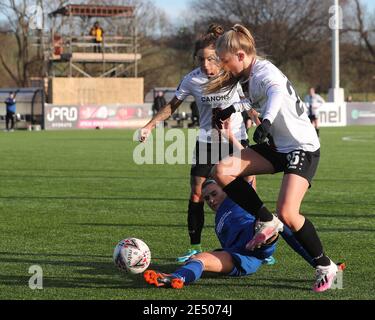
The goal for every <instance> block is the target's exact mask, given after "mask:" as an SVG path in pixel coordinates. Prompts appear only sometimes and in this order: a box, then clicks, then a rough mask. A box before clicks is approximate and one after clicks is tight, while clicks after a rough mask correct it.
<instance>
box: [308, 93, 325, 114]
mask: <svg viewBox="0 0 375 320" xmlns="http://www.w3.org/2000/svg"><path fill="white" fill-rule="evenodd" d="M305 103H306V105H307V107H308V108H309V110H310V112H309V113H310V114H309V115H311V116H316V117H317V116H318V115H319V109H320V107H321V106H322V105H323V104H324V103H325V101H324V99H323V98H322V97H321V96H320V95H318V94H315V95H314V96H311V95H307V96H306V97H305Z"/></svg>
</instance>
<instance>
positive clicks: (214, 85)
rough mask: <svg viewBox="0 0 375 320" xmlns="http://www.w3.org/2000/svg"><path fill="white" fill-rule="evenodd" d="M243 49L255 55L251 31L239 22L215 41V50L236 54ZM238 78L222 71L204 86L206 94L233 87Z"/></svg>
mask: <svg viewBox="0 0 375 320" xmlns="http://www.w3.org/2000/svg"><path fill="white" fill-rule="evenodd" d="M239 50H243V51H244V52H245V53H246V54H247V55H254V56H257V50H256V47H255V40H254V37H253V35H252V34H251V32H250V31H249V30H248V29H247V28H245V27H244V26H242V25H240V24H236V25H234V26H233V27H232V28H231V29H230V30H229V31H227V32H225V33H224V34H223V35H222V36H220V37H219V38H218V40H217V42H216V51H217V52H229V53H232V54H236V53H237V52H238V51H239ZM238 81H239V79H238V78H236V77H235V76H233V75H232V73H230V72H227V71H222V72H220V73H219V75H217V76H216V77H213V78H212V79H210V81H209V82H208V83H207V84H206V85H205V86H204V91H205V93H206V94H210V93H214V92H217V91H219V90H228V89H233V88H234V87H235V86H236V85H237V83H238Z"/></svg>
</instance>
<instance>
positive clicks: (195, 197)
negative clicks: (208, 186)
mask: <svg viewBox="0 0 375 320" xmlns="http://www.w3.org/2000/svg"><path fill="white" fill-rule="evenodd" d="M190 201H191V202H194V203H199V202H203V199H202V194H198V193H192V194H191V195H190Z"/></svg>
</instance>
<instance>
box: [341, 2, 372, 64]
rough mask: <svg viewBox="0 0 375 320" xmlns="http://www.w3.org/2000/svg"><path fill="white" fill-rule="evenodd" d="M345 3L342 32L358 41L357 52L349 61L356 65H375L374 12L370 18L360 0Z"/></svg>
mask: <svg viewBox="0 0 375 320" xmlns="http://www.w3.org/2000/svg"><path fill="white" fill-rule="evenodd" d="M347 2H348V7H347V10H346V12H345V15H346V17H347V19H345V21H346V25H345V29H344V32H348V33H350V34H352V35H353V36H354V40H357V41H358V46H357V50H355V54H354V55H352V59H351V60H354V61H355V62H356V63H365V64H375V23H374V20H373V18H374V17H375V12H374V13H373V17H371V16H370V13H368V12H366V8H365V7H364V5H363V4H362V3H361V2H360V0H349V1H347Z"/></svg>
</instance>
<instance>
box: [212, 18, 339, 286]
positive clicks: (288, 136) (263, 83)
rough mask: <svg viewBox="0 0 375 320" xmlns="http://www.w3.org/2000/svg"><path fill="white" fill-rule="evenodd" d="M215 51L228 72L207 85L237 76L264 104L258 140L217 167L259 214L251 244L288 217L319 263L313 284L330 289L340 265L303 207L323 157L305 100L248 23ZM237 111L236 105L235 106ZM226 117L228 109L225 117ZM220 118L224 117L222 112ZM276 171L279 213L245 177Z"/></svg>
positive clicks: (219, 176) (239, 199) (234, 194)
mask: <svg viewBox="0 0 375 320" xmlns="http://www.w3.org/2000/svg"><path fill="white" fill-rule="evenodd" d="M216 52H217V54H218V56H219V58H220V60H221V66H222V68H223V70H224V72H223V73H221V74H220V76H218V77H215V78H213V79H211V80H210V82H209V84H208V85H207V86H206V91H207V92H208V93H209V92H216V91H217V90H219V89H220V88H222V89H223V88H230V87H232V86H236V85H237V84H238V82H240V83H242V84H247V86H248V93H249V99H250V101H251V103H252V104H257V105H258V106H259V107H260V108H261V117H262V118H263V122H262V123H261V125H259V126H258V127H257V129H256V131H255V133H254V137H253V139H254V141H255V142H256V143H257V145H255V146H252V147H250V148H247V149H244V150H243V151H242V153H241V155H240V156H238V157H230V158H227V159H224V160H223V161H221V162H220V163H219V164H218V165H216V167H215V172H214V178H215V180H216V181H217V182H218V183H219V185H220V186H221V187H222V188H223V189H224V191H225V192H226V193H227V195H228V196H229V197H230V198H231V199H232V200H233V201H235V202H236V203H238V204H239V205H240V206H241V207H242V208H244V209H245V210H246V211H248V212H251V213H253V214H254V215H255V217H256V218H257V223H256V232H255V235H254V237H253V239H252V240H251V241H250V242H249V243H248V246H247V248H248V249H249V250H253V249H254V248H255V247H257V246H258V245H259V244H262V243H264V242H265V241H267V239H269V238H271V237H273V236H274V235H275V234H277V233H278V232H279V231H281V230H282V229H283V223H285V225H287V226H288V227H290V229H291V230H292V231H293V233H294V236H295V237H296V239H297V240H298V242H299V243H301V245H302V246H303V248H304V249H305V250H306V252H308V253H309V255H310V256H311V257H313V260H314V262H315V264H316V279H315V283H314V286H313V290H314V291H316V292H322V291H325V290H327V289H329V288H330V287H331V285H332V283H333V281H334V278H335V276H336V272H337V266H336V264H335V263H333V262H332V261H331V260H330V259H329V258H328V257H327V256H326V254H325V252H324V250H323V246H322V243H321V241H320V239H319V237H318V234H317V232H316V230H315V227H314V225H313V224H312V223H311V222H310V221H309V220H308V219H306V218H305V217H304V216H303V215H301V213H300V206H301V202H302V200H303V198H304V196H305V193H306V192H307V190H308V189H309V186H310V185H311V181H312V179H313V177H314V175H315V173H316V170H317V167H318V163H319V158H320V143H319V139H318V136H317V134H316V132H315V129H314V127H313V126H312V125H311V123H310V120H309V118H308V116H307V113H306V110H305V106H304V104H303V102H302V101H301V99H300V98H299V96H298V94H297V92H296V91H295V90H294V88H293V86H292V84H291V83H290V81H289V80H288V78H287V77H286V76H285V75H284V74H283V73H282V72H281V71H280V70H279V69H278V68H276V67H275V66H274V65H273V64H272V63H270V62H269V61H266V60H264V59H261V58H259V57H258V56H257V51H256V48H255V41H254V38H253V36H252V34H251V33H250V31H249V30H247V29H246V28H245V27H243V26H241V25H235V26H234V27H233V28H232V29H231V30H230V31H228V32H226V33H225V34H224V35H223V36H221V37H219V39H218V41H217V43H216ZM232 111H233V112H235V111H237V110H235V109H234V108H232ZM225 117H227V112H226V114H225V115H223V117H222V118H225ZM217 118H218V119H220V118H221V116H220V114H219V115H217ZM270 135H271V136H272V139H270V138H269V137H270ZM228 166H230V167H231V170H230V173H228ZM277 172H283V173H284V178H283V181H282V185H281V189H280V194H279V199H278V202H277V215H278V217H277V216H274V215H273V214H272V213H271V212H270V211H269V210H268V209H267V208H266V207H265V206H264V204H263V202H262V200H261V199H260V198H259V196H258V195H257V193H256V191H255V190H254V189H253V188H252V187H251V186H250V185H249V184H248V183H247V182H246V181H245V180H244V179H243V177H245V176H248V175H258V174H274V173H277ZM281 221H282V222H281Z"/></svg>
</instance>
